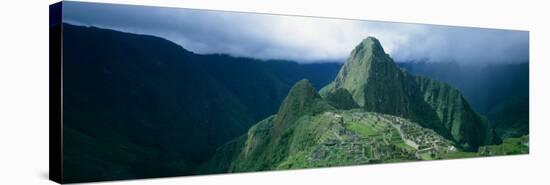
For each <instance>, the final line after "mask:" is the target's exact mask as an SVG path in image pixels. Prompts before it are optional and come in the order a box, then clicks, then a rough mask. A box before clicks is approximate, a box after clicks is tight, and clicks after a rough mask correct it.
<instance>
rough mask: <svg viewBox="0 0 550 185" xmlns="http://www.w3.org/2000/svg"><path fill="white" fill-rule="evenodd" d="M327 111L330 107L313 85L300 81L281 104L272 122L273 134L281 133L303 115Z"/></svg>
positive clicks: (306, 81)
mask: <svg viewBox="0 0 550 185" xmlns="http://www.w3.org/2000/svg"><path fill="white" fill-rule="evenodd" d="M329 109H332V107H331V106H330V105H329V104H328V103H327V102H326V101H325V100H323V98H321V96H320V95H319V94H318V93H317V90H315V88H314V87H313V85H312V84H311V83H310V82H309V81H308V80H306V79H303V80H300V81H298V82H297V83H296V84H295V85H294V86H293V87H292V88H291V89H290V91H289V92H288V95H287V97H286V98H285V100H284V101H283V103H281V107H280V108H279V112H277V116H276V117H275V120H274V129H275V133H281V132H282V130H284V129H285V128H287V127H288V126H289V125H291V124H292V123H293V122H295V121H296V120H297V119H298V118H299V117H301V116H303V115H307V114H316V113H320V112H323V111H325V110H329ZM275 135H277V134H275Z"/></svg>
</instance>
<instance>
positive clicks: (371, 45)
mask: <svg viewBox="0 0 550 185" xmlns="http://www.w3.org/2000/svg"><path fill="white" fill-rule="evenodd" d="M357 55H362V56H369V55H374V56H384V55H386V52H385V51H384V48H383V47H382V44H380V41H379V40H378V39H377V38H375V37H372V36H369V37H367V38H365V39H363V40H362V41H361V43H359V44H358V45H357V46H356V47H355V49H354V50H353V51H352V56H357Z"/></svg>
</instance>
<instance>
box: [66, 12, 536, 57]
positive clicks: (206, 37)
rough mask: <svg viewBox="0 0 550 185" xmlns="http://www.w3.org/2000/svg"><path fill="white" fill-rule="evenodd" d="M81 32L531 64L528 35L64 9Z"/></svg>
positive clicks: (199, 44)
mask: <svg viewBox="0 0 550 185" xmlns="http://www.w3.org/2000/svg"><path fill="white" fill-rule="evenodd" d="M63 5H64V8H63V19H64V21H66V22H69V23H72V24H79V25H88V26H97V27H102V28H110V29H115V30H120V31H124V32H131V33H139V34H148V35H155V36H159V37H163V38H166V39H168V40H171V41H173V42H175V43H177V44H179V45H181V46H182V47H184V48H186V49H187V50H190V51H193V52H195V53H201V54H210V53H225V54H229V55H233V56H242V57H252V58H257V59H286V60H294V61H298V62H315V61H335V60H336V61H345V59H346V58H347V57H348V55H349V53H350V52H351V50H352V49H353V48H354V47H355V46H356V45H357V44H358V43H360V42H361V40H362V39H363V38H366V37H367V36H374V37H376V38H378V39H379V40H380V42H381V43H382V46H383V47H384V49H385V51H386V52H387V53H389V54H390V56H391V57H392V58H393V59H394V60H396V61H412V60H417V61H418V60H428V61H432V62H449V61H454V62H458V63H463V64H486V63H519V62H526V61H527V60H528V59H529V33H528V32H525V31H510V30H496V29H479V28H464V27H448V26H434V25H422V24H403V23H388V22H374V21H358V20H342V19H327V18H311V17H299V16H280V15H266V14H251V13H235V12H222V11H206V10H190V9H180V8H159V7H145V6H129V5H112V4H92V3H81V2H64V3H63Z"/></svg>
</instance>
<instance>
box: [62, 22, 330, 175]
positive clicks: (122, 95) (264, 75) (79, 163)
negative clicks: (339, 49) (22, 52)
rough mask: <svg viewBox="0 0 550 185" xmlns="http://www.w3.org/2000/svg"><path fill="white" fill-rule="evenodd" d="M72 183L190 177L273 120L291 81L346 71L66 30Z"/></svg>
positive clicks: (319, 79) (322, 80) (324, 78)
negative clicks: (227, 146)
mask: <svg viewBox="0 0 550 185" xmlns="http://www.w3.org/2000/svg"><path fill="white" fill-rule="evenodd" d="M63 41H64V42H63V50H64V55H63V71H64V73H63V77H64V79H63V80H64V81H63V83H64V84H63V87H64V89H63V94H64V97H63V98H64V101H63V102H64V124H63V126H64V132H65V137H64V146H65V147H64V148H65V151H64V161H63V162H64V175H65V177H66V181H67V182H79V181H94V180H114V179H127V178H146V177H159V176H174V175H186V174H193V171H194V169H195V168H196V166H197V165H198V164H200V163H202V162H203V161H205V160H207V159H209V158H210V156H212V155H213V154H214V152H215V150H216V148H218V147H219V146H221V145H222V144H224V143H226V142H227V141H229V140H230V139H232V138H234V137H237V136H239V135H241V134H243V133H245V132H246V130H247V129H248V128H249V127H250V126H251V125H253V124H254V123H256V122H258V121H260V120H261V119H263V118H265V117H267V116H269V115H271V114H274V113H276V112H277V109H278V108H279V105H280V103H281V102H282V101H283V99H284V98H285V96H286V95H287V92H288V91H289V89H290V88H291V87H292V85H293V84H294V83H296V82H297V81H299V80H300V79H303V78H307V79H309V80H310V81H311V83H312V84H313V85H314V86H316V87H318V88H320V87H322V86H324V85H326V84H327V83H329V82H330V81H331V80H332V78H334V77H335V76H336V73H337V72H338V69H339V68H340V66H341V64H338V63H320V64H299V63H296V62H291V61H259V60H255V59H248V58H237V57H231V56H227V55H199V54H194V53H192V52H189V51H187V50H185V49H184V48H182V47H180V46H179V45H176V44H174V43H172V42H170V41H168V40H165V39H162V38H158V37H154V36H146V35H136V34H129V33H123V32H118V31H113V30H107V29H100V28H95V27H82V26H73V25H70V24H63Z"/></svg>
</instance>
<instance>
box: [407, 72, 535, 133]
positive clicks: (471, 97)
mask: <svg viewBox="0 0 550 185" xmlns="http://www.w3.org/2000/svg"><path fill="white" fill-rule="evenodd" d="M398 65H399V66H400V67H402V68H404V69H406V70H407V72H409V73H411V74H414V75H423V76H427V77H430V78H432V79H436V80H440V81H444V82H446V83H449V84H450V85H452V86H453V87H456V88H457V89H458V90H460V92H461V93H462V94H463V95H464V97H465V98H466V100H468V103H469V104H470V105H471V107H472V108H473V109H474V110H475V111H476V112H478V113H480V114H482V115H485V116H486V117H487V118H488V119H489V120H490V122H491V124H492V125H493V126H494V127H495V131H496V132H497V134H498V135H499V136H500V137H502V138H506V137H519V136H522V135H525V134H528V133H529V63H527V62H525V63H519V64H489V65H485V66H476V65H459V64H457V63H453V62H434V63H427V62H402V63H398Z"/></svg>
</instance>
